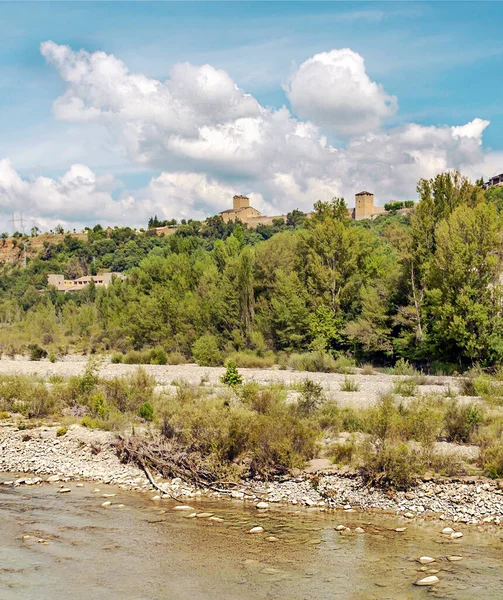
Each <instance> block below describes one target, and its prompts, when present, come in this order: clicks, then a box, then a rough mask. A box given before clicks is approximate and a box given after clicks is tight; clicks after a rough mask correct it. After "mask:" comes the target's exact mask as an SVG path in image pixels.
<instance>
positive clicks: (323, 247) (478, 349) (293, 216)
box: [0, 172, 503, 373]
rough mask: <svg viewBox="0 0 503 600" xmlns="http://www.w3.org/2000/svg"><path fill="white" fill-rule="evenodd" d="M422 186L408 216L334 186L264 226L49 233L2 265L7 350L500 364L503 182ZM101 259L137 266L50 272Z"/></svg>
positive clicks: (259, 360) (436, 181)
mask: <svg viewBox="0 0 503 600" xmlns="http://www.w3.org/2000/svg"><path fill="white" fill-rule="evenodd" d="M417 192H418V197H419V202H418V203H416V204H415V206H414V207H413V208H409V209H408V211H407V212H406V214H403V212H397V211H396V210H391V211H388V213H387V214H385V215H383V216H379V217H377V218H376V219H374V220H365V221H358V222H356V221H353V220H351V219H350V218H348V215H347V209H346V204H345V201H344V199H342V198H334V199H333V200H331V201H330V202H321V201H318V202H315V204H314V208H313V212H312V213H311V215H310V216H309V218H307V217H306V216H305V215H304V214H303V213H302V212H300V211H298V210H296V211H293V212H292V213H289V215H288V218H287V220H286V221H283V220H278V221H276V222H275V223H274V225H273V226H260V227H257V229H248V228H247V227H246V226H245V225H243V224H241V223H239V222H238V223H228V224H224V223H223V221H222V220H221V219H220V218H219V217H211V218H208V219H207V220H206V221H204V222H196V221H189V222H187V223H182V224H181V225H179V226H178V229H177V231H176V233H175V234H174V235H171V236H169V237H159V236H157V235H156V233H155V230H153V229H147V230H146V231H145V232H142V233H137V232H135V231H134V230H132V229H129V228H121V227H116V228H115V229H114V230H112V231H111V232H109V233H107V231H105V230H104V229H103V228H102V227H101V226H100V225H97V226H96V227H94V228H93V229H90V230H89V232H88V233H89V235H88V241H87V243H86V242H83V241H82V240H78V239H75V238H72V237H71V236H67V237H65V239H64V242H62V243H59V244H56V245H54V244H46V245H45V246H44V248H43V250H42V251H41V252H40V253H39V255H38V256H37V257H36V258H34V259H32V260H29V261H28V264H27V266H26V268H23V265H16V266H12V265H2V266H1V267H0V352H2V353H3V354H6V355H10V356H13V355H15V354H17V353H26V352H31V353H32V356H34V357H36V355H37V353H38V356H39V357H40V356H45V355H47V356H49V357H50V358H51V360H57V359H58V358H59V357H61V356H64V355H66V354H68V353H72V352H76V353H82V354H93V353H103V352H109V353H111V354H112V360H114V361H115V362H121V361H126V362H127V361H130V362H159V363H166V362H170V363H171V362H183V361H194V360H195V361H196V362H198V363H199V364H206V365H219V364H224V363H225V361H226V360H227V359H228V358H229V357H230V356H232V357H233V361H234V362H236V363H237V364H238V366H271V365H273V364H275V363H277V364H279V365H280V366H281V367H286V366H293V367H294V368H295V367H296V365H297V368H299V367H298V365H300V366H301V368H303V369H306V370H326V371H330V370H333V369H334V368H335V367H334V365H336V364H337V361H338V360H345V359H350V360H353V361H356V362H357V363H359V364H363V363H372V364H374V365H378V366H387V365H393V364H395V363H396V362H397V361H398V360H407V361H409V362H410V363H412V364H414V365H415V366H416V367H417V368H421V369H423V370H425V371H430V372H440V371H441V372H445V373H448V372H455V371H457V372H463V371H465V370H467V369H469V368H472V367H473V366H475V365H479V366H481V367H484V368H491V367H494V366H495V365H498V364H501V362H502V360H503V319H502V318H501V317H502V315H501V313H502V308H503V296H502V292H503V287H502V285H503V275H502V272H503V262H502V259H503V257H502V250H503V215H502V209H503V188H490V189H489V190H487V191H485V190H484V189H483V188H482V187H481V185H480V182H477V183H476V184H472V183H470V181H469V180H468V179H466V178H465V177H463V176H462V175H461V174H460V173H458V172H446V173H443V174H440V175H438V176H436V177H434V178H432V179H430V180H424V179H423V180H421V181H419V182H418V185H417ZM157 222H158V219H157V217H155V218H154V217H153V218H152V219H151V221H150V224H151V225H152V223H154V224H157ZM0 243H1V241H0ZM103 271H120V272H123V273H125V274H126V275H127V277H126V278H125V280H124V281H121V280H120V279H115V280H114V282H113V283H112V284H111V285H110V286H108V287H107V288H97V287H96V286H95V285H93V284H91V285H89V286H87V287H86V288H85V289H84V290H83V291H79V292H75V293H66V294H65V293H63V292H57V291H56V290H55V289H54V288H50V287H48V286H47V277H46V276H47V273H64V275H65V277H66V278H76V277H79V276H81V275H87V274H91V275H93V274H97V273H99V272H103Z"/></svg>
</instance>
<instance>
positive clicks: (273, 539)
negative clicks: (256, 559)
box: [265, 535, 279, 542]
mask: <svg viewBox="0 0 503 600" xmlns="http://www.w3.org/2000/svg"><path fill="white" fill-rule="evenodd" d="M265 539H266V540H267V541H268V542H279V538H277V537H274V536H273V535H270V536H269V537H266V538H265Z"/></svg>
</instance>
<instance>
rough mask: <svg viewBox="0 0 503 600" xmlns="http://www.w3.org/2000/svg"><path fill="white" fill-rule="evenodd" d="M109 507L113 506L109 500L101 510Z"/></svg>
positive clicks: (103, 504)
mask: <svg viewBox="0 0 503 600" xmlns="http://www.w3.org/2000/svg"><path fill="white" fill-rule="evenodd" d="M109 506H112V503H111V502H110V500H107V501H106V502H103V503H102V505H101V508H108V507H109Z"/></svg>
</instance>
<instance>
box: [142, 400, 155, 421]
mask: <svg viewBox="0 0 503 600" xmlns="http://www.w3.org/2000/svg"><path fill="white" fill-rule="evenodd" d="M139 415H140V417H141V418H142V419H144V420H145V421H152V419H153V418H154V408H153V406H152V404H150V402H144V403H143V404H142V405H141V406H140V410H139Z"/></svg>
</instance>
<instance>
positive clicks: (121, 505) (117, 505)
mask: <svg viewBox="0 0 503 600" xmlns="http://www.w3.org/2000/svg"><path fill="white" fill-rule="evenodd" d="M124 506H125V505H124V504H116V505H115V508H124Z"/></svg>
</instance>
